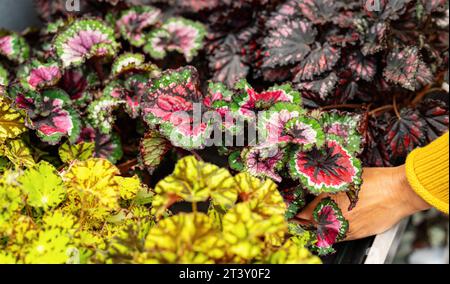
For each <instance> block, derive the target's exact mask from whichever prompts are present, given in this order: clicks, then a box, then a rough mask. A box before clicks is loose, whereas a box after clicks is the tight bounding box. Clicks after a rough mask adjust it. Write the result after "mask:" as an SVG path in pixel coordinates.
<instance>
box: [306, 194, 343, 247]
mask: <svg viewBox="0 0 450 284" xmlns="http://www.w3.org/2000/svg"><path fill="white" fill-rule="evenodd" d="M313 218H314V221H315V223H316V224H317V233H316V236H317V242H316V243H315V244H314V246H313V249H314V250H316V251H317V252H318V254H319V255H327V254H330V253H334V252H335V250H334V249H333V245H334V244H335V243H337V242H338V241H341V240H343V239H344V238H345V235H346V234H347V231H348V228H349V224H348V221H347V220H346V219H345V218H344V216H343V215H342V211H341V209H340V208H339V206H338V205H337V204H336V203H335V202H334V201H333V200H332V199H331V198H325V199H323V200H322V201H321V202H320V203H319V204H318V205H317V207H316V208H315V209H314V212H313Z"/></svg>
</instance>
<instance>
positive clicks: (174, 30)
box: [144, 18, 207, 62]
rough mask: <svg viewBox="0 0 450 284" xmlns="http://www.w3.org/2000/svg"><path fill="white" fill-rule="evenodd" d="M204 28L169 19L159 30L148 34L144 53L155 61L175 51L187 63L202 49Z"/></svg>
mask: <svg viewBox="0 0 450 284" xmlns="http://www.w3.org/2000/svg"><path fill="white" fill-rule="evenodd" d="M206 34H207V32H206V28H205V27H204V26H203V25H202V24H201V23H199V22H194V21H191V20H187V19H184V18H170V19H168V20H167V21H166V22H165V23H164V24H163V25H162V26H161V28H159V29H156V30H153V31H152V32H150V34H149V35H148V38H147V44H146V45H145V46H144V51H145V52H146V53H148V54H149V55H150V56H152V57H153V58H155V59H162V58H164V57H165V56H166V54H167V52H172V51H177V52H179V53H181V54H183V55H184V57H185V58H186V61H187V62H190V61H192V59H193V58H194V57H195V56H196V55H197V53H198V51H199V50H200V49H202V48H203V44H204V43H203V40H204V38H205V36H206Z"/></svg>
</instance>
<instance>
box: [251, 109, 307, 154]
mask: <svg viewBox="0 0 450 284" xmlns="http://www.w3.org/2000/svg"><path fill="white" fill-rule="evenodd" d="M304 113H305V110H304V109H302V108H301V107H300V106H298V105H297V104H293V103H276V104H275V105H274V106H273V107H271V108H270V110H269V111H267V112H265V113H263V115H259V116H258V139H259V145H260V146H267V147H269V146H277V145H279V146H282V145H284V144H286V143H289V142H291V137H290V136H288V135H286V133H285V132H284V129H285V127H286V124H287V123H288V122H289V121H290V120H292V119H294V118H297V117H299V116H301V115H303V114H304Z"/></svg>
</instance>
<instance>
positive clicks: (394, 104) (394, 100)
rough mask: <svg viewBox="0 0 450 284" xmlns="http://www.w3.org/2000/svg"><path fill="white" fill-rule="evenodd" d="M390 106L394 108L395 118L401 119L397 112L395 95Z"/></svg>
mask: <svg viewBox="0 0 450 284" xmlns="http://www.w3.org/2000/svg"><path fill="white" fill-rule="evenodd" d="M392 105H393V107H394V111H395V115H396V116H397V118H398V119H402V117H401V116H400V113H399V112H398V108H397V96H396V95H395V96H394V98H393V102H392Z"/></svg>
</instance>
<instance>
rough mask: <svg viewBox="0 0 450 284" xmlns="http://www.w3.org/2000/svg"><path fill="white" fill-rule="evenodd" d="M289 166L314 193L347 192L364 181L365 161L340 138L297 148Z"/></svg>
mask: <svg viewBox="0 0 450 284" xmlns="http://www.w3.org/2000/svg"><path fill="white" fill-rule="evenodd" d="M289 170H290V173H291V176H292V178H294V179H299V180H300V181H301V183H302V185H303V187H304V188H306V189H308V191H309V192H311V193H312V194H314V195H320V194H322V193H338V192H346V191H349V190H350V189H351V188H356V187H359V186H360V185H361V183H362V180H361V175H362V167H361V162H360V161H359V160H358V159H357V158H356V157H354V156H353V155H352V154H351V153H350V152H349V151H347V150H346V149H345V148H344V147H343V146H342V145H341V144H340V143H339V142H338V141H336V140H331V139H330V140H327V141H326V142H325V145H324V147H322V148H319V149H318V148H316V147H314V148H313V149H311V150H309V151H303V150H301V149H299V150H297V151H294V152H293V153H292V154H291V156H290V160H289Z"/></svg>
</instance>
